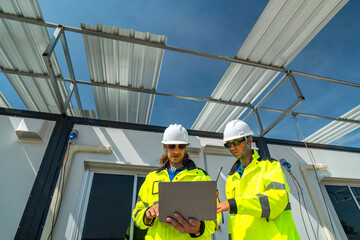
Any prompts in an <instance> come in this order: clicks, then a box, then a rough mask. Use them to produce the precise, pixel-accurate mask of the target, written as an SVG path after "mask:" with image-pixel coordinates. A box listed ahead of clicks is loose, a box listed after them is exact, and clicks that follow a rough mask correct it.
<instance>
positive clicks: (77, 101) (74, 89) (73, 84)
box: [60, 31, 85, 116]
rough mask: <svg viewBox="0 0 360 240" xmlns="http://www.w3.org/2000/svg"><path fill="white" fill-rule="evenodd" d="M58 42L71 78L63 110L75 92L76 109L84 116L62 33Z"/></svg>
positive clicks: (63, 33)
mask: <svg viewBox="0 0 360 240" xmlns="http://www.w3.org/2000/svg"><path fill="white" fill-rule="evenodd" d="M60 40H61V44H62V48H63V50H64V55H65V59H66V64H67V66H68V69H69V74H70V78H71V81H72V83H71V86H70V92H69V93H68V96H67V97H66V101H65V108H67V107H68V106H69V102H70V99H71V95H72V93H73V92H75V98H76V103H77V105H78V108H79V110H80V112H81V115H82V116H85V114H84V111H83V108H82V105H81V100H80V95H79V91H78V87H77V84H76V78H75V73H74V68H73V66H72V63H71V58H70V52H69V48H68V44H67V41H66V37H65V32H64V31H63V32H62V34H61V35H60Z"/></svg>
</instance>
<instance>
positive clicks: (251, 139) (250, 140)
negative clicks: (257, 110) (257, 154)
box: [249, 136, 253, 146]
mask: <svg viewBox="0 0 360 240" xmlns="http://www.w3.org/2000/svg"><path fill="white" fill-rule="evenodd" d="M249 142H250V146H251V144H252V142H253V138H252V136H250V138H249Z"/></svg>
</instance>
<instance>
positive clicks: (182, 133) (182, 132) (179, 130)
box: [161, 124, 189, 144]
mask: <svg viewBox="0 0 360 240" xmlns="http://www.w3.org/2000/svg"><path fill="white" fill-rule="evenodd" d="M161 143H163V144H189V137H188V133H187V131H186V129H185V128H184V127H183V126H181V124H171V125H170V126H169V127H168V128H167V129H165V132H164V135H163V140H162V141H161Z"/></svg>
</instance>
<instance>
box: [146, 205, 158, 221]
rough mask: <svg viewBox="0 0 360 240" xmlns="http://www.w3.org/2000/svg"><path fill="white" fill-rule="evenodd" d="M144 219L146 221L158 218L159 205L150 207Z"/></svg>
mask: <svg viewBox="0 0 360 240" xmlns="http://www.w3.org/2000/svg"><path fill="white" fill-rule="evenodd" d="M145 214H146V217H147V218H148V219H153V218H156V217H158V216H159V204H155V205H153V206H151V208H149V209H148V210H146V212H145Z"/></svg>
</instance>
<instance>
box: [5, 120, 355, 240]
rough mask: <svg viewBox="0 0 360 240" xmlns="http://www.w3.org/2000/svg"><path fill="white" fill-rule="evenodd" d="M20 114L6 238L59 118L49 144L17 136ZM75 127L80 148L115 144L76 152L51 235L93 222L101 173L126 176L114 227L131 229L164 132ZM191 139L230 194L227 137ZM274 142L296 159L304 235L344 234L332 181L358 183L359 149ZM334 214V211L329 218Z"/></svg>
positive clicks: (8, 130)
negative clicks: (121, 216) (121, 214)
mask: <svg viewBox="0 0 360 240" xmlns="http://www.w3.org/2000/svg"><path fill="white" fill-rule="evenodd" d="M20 121H21V118H17V117H8V116H0V126H1V133H2V134H1V136H0V143H1V148H0V151H1V161H0V191H1V193H2V194H1V198H0V212H1V215H0V238H1V239H13V238H14V236H15V234H16V231H17V228H18V225H19V222H20V220H21V217H22V214H23V211H24V209H25V206H26V203H27V200H28V198H29V194H30V191H31V188H32V186H33V184H34V180H35V178H36V174H37V171H38V169H39V166H40V164H41V160H42V158H43V156H44V153H45V150H46V147H47V144H48V142H49V138H50V135H51V132H52V129H53V128H54V125H55V122H49V127H48V129H47V131H46V134H45V138H44V139H45V140H44V143H43V144H41V143H31V142H27V143H25V142H19V141H18V140H17V137H16V134H15V130H16V128H17V127H18V125H19V123H20ZM74 129H76V130H77V131H78V138H77V139H75V141H74V143H73V144H72V146H71V148H70V152H72V151H73V150H74V149H76V146H78V148H79V149H81V148H82V146H87V147H86V148H87V149H92V148H96V147H97V146H105V147H110V148H108V149H110V150H111V151H108V152H107V153H105V152H104V153H101V152H99V153H90V152H88V151H89V150H85V151H77V152H74V151H73V152H72V159H71V160H72V161H71V162H70V161H69V163H70V167H69V172H68V173H69V175H68V178H67V183H66V185H65V187H64V192H63V195H62V201H61V207H60V209H59V214H58V218H57V220H56V225H55V228H54V230H53V232H52V236H53V238H52V239H77V238H79V237H80V236H81V234H83V232H84V231H83V230H84V229H85V228H86V226H87V225H89V223H87V222H86V221H85V220H84V219H85V215H86V214H89V213H88V212H87V210H88V209H90V208H92V205H91V204H92V202H91V201H92V200H89V199H91V196H92V194H93V191H94V189H93V188H92V186H93V185H95V184H96V183H97V182H98V181H100V180H101V179H102V178H107V179H108V180H109V179H110V180H109V181H110V182H111V181H117V180H116V178H118V179H122V180H121V181H120V183H121V184H123V185H121V184H120V185H116V184H117V183H116V184H115V185H114V186H119V187H117V188H115V189H114V188H113V190H112V191H115V192H120V193H121V194H123V195H122V198H124V199H125V198H126V199H128V200H126V201H128V203H129V204H130V205H129V206H128V207H126V208H127V211H128V213H126V214H127V215H126V217H125V220H123V223H122V225H121V226H119V224H120V223H116V221H115V223H116V224H117V225H116V224H115V225H114V226H109V227H115V228H116V227H122V228H124V229H125V230H126V228H127V227H130V224H131V217H130V212H131V209H132V208H133V205H131V203H132V204H135V202H136V192H135V190H136V185H135V184H137V190H138V188H139V187H140V186H141V183H142V181H144V177H145V176H146V173H147V172H149V171H153V170H154V169H156V168H158V167H159V162H158V159H159V158H160V156H161V155H162V154H163V149H162V144H161V139H162V133H158V132H150V131H140V130H128V129H118V128H107V127H94V126H89V125H77V124H76V125H75V126H74ZM190 141H191V142H193V143H194V144H193V146H194V147H195V148H196V149H195V150H194V151H193V152H194V154H193V155H191V158H192V159H193V160H194V161H195V163H196V164H197V166H198V167H200V168H202V169H204V170H206V171H207V172H208V173H209V175H210V177H211V178H212V179H213V180H216V178H217V176H218V174H219V170H220V168H221V167H223V168H222V171H221V173H220V176H219V180H218V188H219V192H220V199H221V201H224V200H225V198H226V197H225V183H226V180H227V173H228V172H229V170H230V168H231V166H232V165H233V163H234V162H235V159H234V157H233V156H232V155H231V154H230V153H229V152H228V151H227V150H226V149H224V147H223V145H222V141H221V139H213V138H205V137H200V138H199V137H196V136H191V137H190ZM268 147H269V151H270V154H271V156H272V157H273V158H275V159H278V160H279V159H285V160H286V161H288V162H289V163H290V164H291V165H292V168H291V171H292V173H293V175H294V176H295V178H296V179H297V181H298V182H299V184H300V185H301V187H302V189H303V197H302V196H301V194H300V195H299V194H298V191H297V188H296V187H295V184H294V181H293V180H292V178H291V176H290V174H289V173H288V172H287V171H286V169H285V168H284V167H283V170H284V172H285V176H286V178H287V182H288V184H289V186H290V189H291V194H290V201H291V208H292V213H293V218H294V220H295V224H296V226H297V229H298V231H299V234H300V236H301V239H319V240H320V239H321V240H325V239H331V238H333V239H346V238H347V237H346V235H345V233H344V231H343V230H342V226H341V223H340V221H339V218H338V217H337V214H336V211H335V209H334V207H333V204H332V202H331V200H330V198H329V194H328V193H327V190H326V186H328V185H339V186H343V185H344V186H350V187H356V186H357V187H359V186H360V175H359V173H358V169H360V153H356V152H343V151H335V150H330V149H310V150H309V152H308V151H307V149H306V148H303V147H295V146H285V145H277V144H269V145H268ZM71 149H73V150H71ZM309 153H310V155H309ZM310 156H313V157H312V158H313V159H311V158H310ZM67 160H69V159H67ZM312 164H315V166H317V168H318V170H317V175H315V172H314V171H313V170H312V169H311V168H306V166H308V165H312ZM304 166H305V167H304ZM301 169H302V170H303V171H301ZM111 179H115V180H111ZM317 179H319V181H320V185H319V184H318V180H317ZM108 180H107V181H108ZM124 184H125V185H124ZM309 184H311V185H309ZM100 190H101V188H100ZM105 190H106V189H104V191H105ZM314 192H315V194H314ZM321 193H323V194H321ZM55 196H56V195H54V198H55ZM299 196H300V197H299ZM299 199H300V201H299ZM304 201H305V203H304ZM325 203H326V204H325ZM58 204H60V203H58ZM319 204H320V206H321V207H320V208H319ZM326 207H327V208H326ZM96 208H97V207H95V209H96ZM54 212H56V211H55V210H53V209H50V210H49V214H48V219H47V222H46V224H45V229H44V231H43V235H42V239H47V238H48V236H49V234H50V231H51V225H52V224H54V222H55V218H54V216H53V214H54ZM328 212H329V213H328ZM321 213H322V215H321ZM104 214H105V213H104ZM329 216H331V222H330V221H329ZM323 222H325V223H327V224H328V226H327V225H326V224H324V223H323ZM227 224H228V214H224V223H222V222H221V224H220V226H221V231H217V232H216V234H215V235H214V236H213V239H214V240H219V239H228V234H227ZM334 229H335V231H334ZM334 232H335V233H334ZM88 234H90V235H91V234H92V233H91V232H90V233H88ZM349 239H350V238H349Z"/></svg>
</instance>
